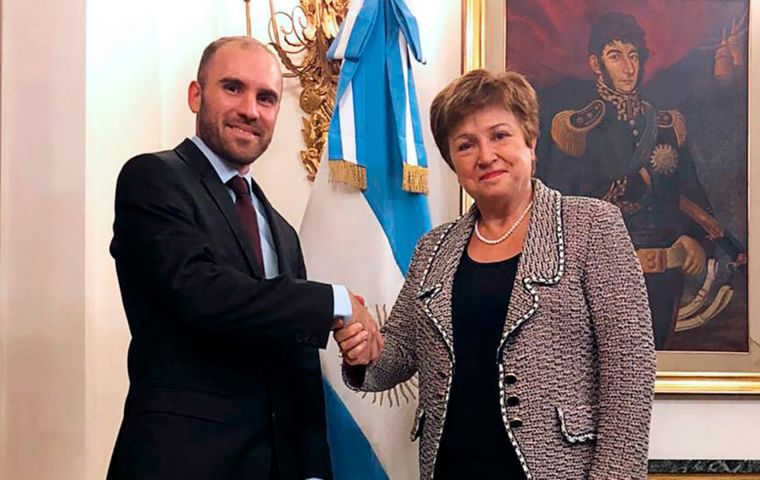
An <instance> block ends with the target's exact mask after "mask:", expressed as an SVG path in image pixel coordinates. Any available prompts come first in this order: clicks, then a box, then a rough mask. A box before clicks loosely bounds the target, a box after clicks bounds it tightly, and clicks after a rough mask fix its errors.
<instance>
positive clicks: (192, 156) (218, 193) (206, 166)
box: [174, 139, 278, 278]
mask: <svg viewBox="0 0 760 480" xmlns="http://www.w3.org/2000/svg"><path fill="white" fill-rule="evenodd" d="M174 151H175V152H177V154H178V155H179V156H180V157H181V158H182V159H183V160H184V161H185V162H186V163H187V164H188V165H189V166H190V167H192V168H193V169H194V170H195V171H196V172H198V174H199V175H200V176H201V183H202V184H203V186H204V187H205V189H206V190H207V191H208V193H209V195H211V198H212V199H213V200H214V203H216V206H217V207H218V208H219V210H220V211H221V212H222V215H223V216H224V218H225V220H226V221H227V224H228V225H229V227H230V229H231V230H232V233H233V234H234V235H235V239H236V240H237V244H238V246H239V247H240V249H241V250H242V253H243V255H244V256H245V259H246V262H247V263H248V267H249V268H250V270H251V274H252V275H253V276H255V277H257V278H264V272H262V271H261V269H260V268H259V265H258V262H256V261H255V258H256V257H255V256H254V253H253V247H252V246H251V242H250V240H249V239H248V234H247V233H246V232H245V229H244V228H243V225H242V224H241V223H240V220H239V219H238V217H237V214H236V213H235V208H234V204H233V202H232V200H231V199H230V193H229V191H228V190H227V186H226V185H224V183H222V180H221V179H220V178H219V174H218V173H217V171H216V170H215V169H214V167H213V166H212V165H211V162H210V161H209V160H208V158H206V156H205V155H204V154H203V152H202V151H201V150H200V148H198V146H197V145H196V144H195V143H193V141H192V140H190V139H185V140H184V141H183V142H182V143H180V144H179V145H178V146H177V147H176V148H175V149H174ZM251 186H252V187H253V189H254V193H255V194H257V195H259V194H261V191H260V190H259V191H257V185H255V182H252V185H251ZM260 199H261V201H262V203H263V204H264V206H265V209H266V210H267V217H268V218H270V219H271V218H272V216H271V214H270V210H271V206H270V205H269V202H267V201H266V198H264V197H263V194H262V195H261V197H260ZM271 223H272V222H271V220H270V225H271ZM272 230H273V231H272V234H273V236H274V237H275V238H274V241H275V244H277V242H278V239H277V238H276V235H275V232H274V229H272Z"/></svg>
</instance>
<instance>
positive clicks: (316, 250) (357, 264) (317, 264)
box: [300, 0, 430, 480]
mask: <svg viewBox="0 0 760 480" xmlns="http://www.w3.org/2000/svg"><path fill="white" fill-rule="evenodd" d="M410 50H411V52H412V54H413V55H414V57H415V58H416V59H417V60H418V61H422V56H421V53H420V45H419V34H418V31H417V23H416V20H415V18H414V17H413V16H412V15H411V13H410V12H409V10H408V8H407V6H406V4H405V3H404V1H403V0H364V1H360V0H354V1H353V2H352V4H351V8H350V10H349V12H348V14H347V17H346V19H345V21H344V23H343V25H342V27H341V31H340V33H339V35H338V37H337V38H336V40H335V41H334V42H333V44H332V48H331V51H330V55H331V56H332V57H333V58H342V59H343V64H342V67H341V77H340V80H339V85H338V92H337V97H336V107H335V112H334V113H333V118H332V123H331V126H330V134H329V142H328V151H329V153H328V155H329V158H330V160H329V161H323V162H322V164H321V168H320V169H319V172H318V174H317V178H316V180H315V183H314V186H313V188H312V192H311V197H310V198H309V203H308V206H307V209H306V213H305V216H304V220H303V223H302V225H301V230H300V237H301V242H302V245H303V251H304V255H305V257H306V265H307V270H308V272H309V278H310V279H313V280H321V281H326V282H332V283H341V284H344V285H346V286H347V287H348V288H349V289H351V290H352V291H354V292H356V293H358V294H361V295H362V296H363V297H364V300H365V303H366V305H367V307H368V308H369V309H370V311H371V312H372V313H373V316H375V318H376V319H377V320H378V321H379V323H381V324H382V323H383V321H384V320H385V319H386V318H387V316H388V314H389V313H390V309H391V307H392V306H393V303H394V301H395V300H396V296H397V295H398V292H399V290H400V289H401V286H402V284H403V281H404V276H405V275H406V272H407V268H408V267H409V263H410V261H411V257H412V252H413V251H414V246H415V244H416V243H417V240H418V239H419V238H420V237H421V236H422V235H423V234H424V233H425V232H427V231H428V230H429V229H430V215H429V212H428V205H427V197H426V196H425V195H424V192H426V191H427V163H426V157H425V150H424V145H423V142H422V134H421V130H420V125H419V114H418V107H417V101H416V96H415V93H414V83H413V79H412V74H411V73H412V72H411V63H410V60H409V51H410ZM346 165H347V166H346ZM336 166H337V167H336ZM321 355H322V369H323V373H324V376H325V396H326V400H327V402H326V404H327V420H328V432H329V440H330V449H331V452H332V460H333V470H334V472H335V478H336V479H337V480H381V479H391V480H407V479H416V478H419V469H418V448H417V444H416V443H412V442H411V440H410V431H411V428H412V422H413V416H414V411H415V408H416V406H417V384H416V377H415V378H413V379H411V380H410V381H409V382H407V383H405V384H401V385H398V386H397V387H396V388H395V389H393V390H391V391H387V392H382V393H368V394H362V393H357V392H354V391H352V390H349V389H348V388H347V387H346V386H345V385H344V384H343V380H342V377H341V369H340V365H341V358H340V356H339V350H338V346H337V344H336V343H335V340H334V339H332V338H331V339H330V342H329V344H328V348H327V349H326V350H325V351H323V352H321Z"/></svg>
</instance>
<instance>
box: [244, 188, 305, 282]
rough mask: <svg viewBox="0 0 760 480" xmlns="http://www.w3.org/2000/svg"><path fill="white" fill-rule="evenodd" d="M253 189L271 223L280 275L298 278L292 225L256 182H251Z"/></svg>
mask: <svg viewBox="0 0 760 480" xmlns="http://www.w3.org/2000/svg"><path fill="white" fill-rule="evenodd" d="M251 187H252V188H253V193H254V195H256V197H257V198H258V199H259V201H261V204H262V205H263V206H264V212H265V214H266V217H267V222H268V223H269V230H270V231H271V232H272V240H273V241H274V248H275V253H276V255H277V266H278V267H279V270H280V275H290V276H291V277H297V276H298V275H297V274H298V272H297V270H296V266H295V265H294V264H295V262H293V259H294V258H297V255H296V252H294V247H295V246H294V245H293V242H292V241H289V239H290V237H291V234H290V225H289V224H288V223H287V222H286V221H285V219H284V218H282V217H281V216H280V214H279V213H278V212H277V210H275V209H274V207H273V206H272V204H271V203H269V199H268V198H267V197H266V195H264V191H263V190H262V189H261V187H260V186H259V184H258V183H256V181H255V180H252V181H251Z"/></svg>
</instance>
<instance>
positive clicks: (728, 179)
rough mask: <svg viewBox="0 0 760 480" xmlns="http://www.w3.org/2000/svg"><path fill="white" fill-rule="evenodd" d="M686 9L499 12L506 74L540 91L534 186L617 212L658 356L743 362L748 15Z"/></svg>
mask: <svg viewBox="0 0 760 480" xmlns="http://www.w3.org/2000/svg"><path fill="white" fill-rule="evenodd" d="M710 3H711V2H696V1H695V2H688V4H689V6H690V8H696V9H705V10H709V9H711V8H714V7H715V5H714V4H715V2H712V4H713V5H710ZM685 5H686V2H661V1H660V2H656V1H651V0H650V1H645V2H624V1H617V2H609V1H607V2H601V1H597V2H589V3H588V4H585V5H584V6H583V7H581V8H580V9H579V10H581V11H580V12H575V14H574V15H575V17H573V14H570V15H565V14H564V13H563V14H562V15H560V14H559V12H558V8H560V7H561V5H558V4H556V3H553V2H540V1H539V2H527V1H510V2H508V22H509V23H508V25H509V27H508V29H507V62H506V63H507V66H508V67H511V68H515V69H518V70H520V71H525V72H526V73H527V74H528V75H529V77H530V76H531V75H532V80H533V81H534V82H536V83H537V84H538V86H539V97H540V100H541V105H542V109H543V112H542V116H541V122H542V128H541V136H540V138H539V142H538V147H537V158H539V159H540V161H539V162H538V164H537V176H538V177H540V178H541V179H542V180H543V181H544V182H545V183H546V184H547V185H549V186H551V187H553V188H556V189H558V190H560V191H562V192H563V193H567V194H574V195H584V196H592V197H596V198H600V199H603V200H605V201H607V202H610V203H612V204H614V205H616V206H617V207H619V208H620V210H621V212H622V215H623V219H624V221H625V224H626V226H627V228H628V231H629V234H630V236H631V239H632V241H633V244H634V248H635V249H636V254H637V256H638V258H639V261H640V263H641V268H642V270H643V272H644V276H645V280H646V284H647V293H648V296H649V303H650V308H651V310H652V327H653V332H654V339H655V346H656V348H657V349H658V350H684V351H736V352H741V351H747V348H748V319H747V287H746V285H747V284H746V281H747V266H746V265H747V258H748V257H747V250H746V245H747V177H746V172H747V103H746V99H747V65H746V44H747V36H746V27H747V15H746V12H747V2H746V1H736V2H725V3H721V8H724V7H725V10H723V11H721V12H720V15H717V16H709V15H708V16H707V17H705V15H701V16H700V15H698V16H697V17H696V18H700V19H701V20H699V21H698V22H696V24H695V23H694V22H693V20H690V19H693V18H695V17H694V16H691V15H689V16H684V15H681V16H680V17H679V15H677V13H678V12H677V11H676V10H674V6H680V7H681V8H683V7H684V6H685ZM668 9H671V10H673V11H668ZM537 11H538V12H540V13H538V14H537V13H536V12H537ZM531 12H532V13H531ZM565 12H566V10H565ZM703 13H707V14H709V13H711V12H703ZM706 18H709V20H706ZM663 19H668V20H667V21H665V20H663ZM573 22H575V23H573ZM569 23H570V24H569ZM536 32H540V33H541V35H540V36H543V37H544V40H545V41H544V43H545V44H546V45H547V47H546V48H545V50H546V51H545V52H542V51H541V50H542V49H541V48H539V49H538V50H536V49H535V48H533V49H532V50H531V52H530V54H529V55H528V54H526V52H525V50H526V49H523V48H521V44H525V45H527V44H528V43H531V42H532V40H531V36H533V37H536V36H539V35H538V34H537V33H536ZM534 44H535V43H534ZM568 44H573V45H574V46H575V47H574V48H573V49H570V50H569V51H571V52H572V53H570V54H565V55H562V54H561V53H560V52H561V49H559V48H557V47H558V46H560V45H568ZM567 51H568V50H566V52H567ZM518 52H520V53H518Z"/></svg>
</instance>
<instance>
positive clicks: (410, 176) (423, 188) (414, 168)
mask: <svg viewBox="0 0 760 480" xmlns="http://www.w3.org/2000/svg"><path fill="white" fill-rule="evenodd" d="M403 177H404V180H403V183H402V185H401V188H403V189H404V190H405V191H407V192H411V193H422V194H424V195H427V194H428V192H429V189H428V169H427V167H420V166H419V165H410V164H408V163H405V164H404V171H403Z"/></svg>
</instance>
